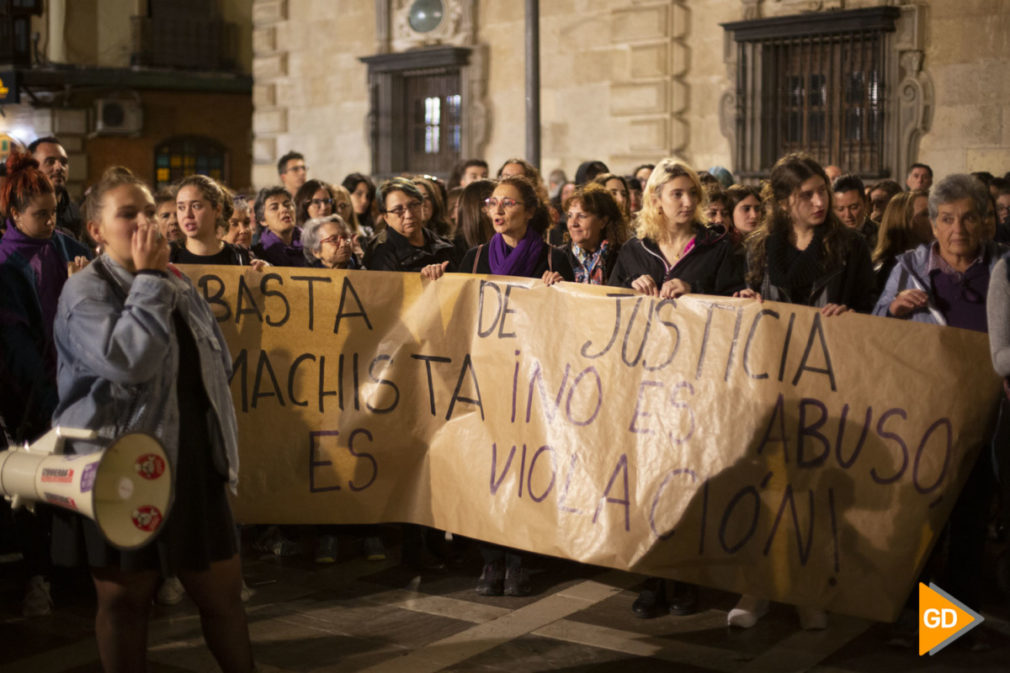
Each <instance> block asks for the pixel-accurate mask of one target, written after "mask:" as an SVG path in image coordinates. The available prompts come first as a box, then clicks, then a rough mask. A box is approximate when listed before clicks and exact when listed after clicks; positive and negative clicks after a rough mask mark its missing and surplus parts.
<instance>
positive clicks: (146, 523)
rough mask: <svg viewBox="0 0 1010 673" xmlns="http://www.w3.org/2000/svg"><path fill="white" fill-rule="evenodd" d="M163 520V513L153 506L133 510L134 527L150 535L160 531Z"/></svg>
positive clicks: (142, 506)
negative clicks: (159, 527)
mask: <svg viewBox="0 0 1010 673" xmlns="http://www.w3.org/2000/svg"><path fill="white" fill-rule="evenodd" d="M161 519H162V517H161V512H160V511H159V510H158V508H157V507H154V506H152V505H141V506H140V507H138V508H137V509H135V510H133V525H134V526H136V527H137V528H139V529H140V530H142V531H146V532H148V533H150V532H152V531H155V530H158V526H160V525H161Z"/></svg>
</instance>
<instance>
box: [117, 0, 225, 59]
mask: <svg viewBox="0 0 1010 673" xmlns="http://www.w3.org/2000/svg"><path fill="white" fill-rule="evenodd" d="M131 20H132V23H133V33H132V37H133V51H132V54H131V63H132V64H133V65H141V66H148V67H155V68H179V69H183V70H223V71H232V70H235V69H236V67H237V59H238V47H237V45H238V42H237V40H238V32H237V27H236V25H235V24H234V23H229V22H225V21H222V20H221V17H220V11H219V9H218V2H217V1H212V2H208V0H148V4H147V13H146V14H145V15H143V16H134V17H131Z"/></svg>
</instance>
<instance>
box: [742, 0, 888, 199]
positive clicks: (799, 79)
mask: <svg viewBox="0 0 1010 673" xmlns="http://www.w3.org/2000/svg"><path fill="white" fill-rule="evenodd" d="M898 14H899V10H898V9H897V8H894V7H879V8H871V9H864V10H853V11H847V12H822V13H817V14H804V15H801V16H789V17H781V18H776V19H762V20H757V21H741V22H738V23H732V24H724V28H726V30H728V31H732V32H733V37H734V40H735V41H736V96H735V98H736V109H735V119H734V123H735V134H734V135H735V139H734V140H735V144H736V147H735V148H734V149H735V157H736V164H737V165H736V172H737V174H738V175H740V176H741V177H742V178H750V179H754V178H758V177H763V176H766V175H767V172H768V170H769V168H770V167H771V166H772V164H774V163H775V161H776V159H778V158H779V157H780V156H782V155H783V154H786V153H788V152H794V151H803V152H806V153H808V154H810V155H812V156H813V157H814V158H815V159H817V160H818V161H820V162H821V163H822V164H824V165H828V164H835V165H837V166H839V167H840V168H841V169H842V172H843V173H854V174H857V175H860V176H863V177H866V178H880V177H885V176H887V175H890V174H891V172H892V170H893V168H894V167H893V166H891V165H889V164H890V162H889V161H888V149H889V148H888V145H889V144H890V143H891V141H890V140H889V139H888V136H887V134H888V128H889V127H888V123H889V121H890V120H889V119H888V112H889V110H888V104H887V102H888V100H889V96H892V97H893V94H892V89H893V87H894V86H895V85H896V84H897V82H895V81H893V80H895V79H897V68H896V67H895V66H896V64H895V63H893V62H892V61H893V59H892V58H890V57H889V53H890V52H889V49H888V34H889V33H892V32H893V31H894V26H895V20H896V18H897V17H898Z"/></svg>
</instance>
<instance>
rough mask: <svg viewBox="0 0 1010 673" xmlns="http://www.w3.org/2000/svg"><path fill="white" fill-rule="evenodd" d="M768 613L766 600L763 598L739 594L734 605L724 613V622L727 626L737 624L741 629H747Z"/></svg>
mask: <svg viewBox="0 0 1010 673" xmlns="http://www.w3.org/2000/svg"><path fill="white" fill-rule="evenodd" d="M766 614H768V601H766V600H765V599H763V598H755V597H753V596H746V595H744V596H741V597H740V600H739V601H737V604H736V607H734V608H733V609H732V610H730V611H729V614H728V615H726V623H727V624H728V625H729V626H738V627H740V628H741V629H749V628H751V627H752V626H754V625H755V624H757V623H758V620H759V619H761V618H762V617H764V616H765V615H766Z"/></svg>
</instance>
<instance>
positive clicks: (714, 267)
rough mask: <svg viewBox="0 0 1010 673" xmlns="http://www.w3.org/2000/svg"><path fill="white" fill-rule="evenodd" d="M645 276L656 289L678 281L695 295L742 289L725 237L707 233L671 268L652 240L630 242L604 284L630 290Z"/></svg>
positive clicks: (739, 270) (735, 258)
mask: <svg viewBox="0 0 1010 673" xmlns="http://www.w3.org/2000/svg"><path fill="white" fill-rule="evenodd" d="M645 275H649V276H652V280H653V281H655V283H656V287H662V285H663V283H665V282H666V281H668V280H671V279H673V278H679V279H680V280H682V281H684V282H686V283H688V284H689V285H690V286H691V292H692V293H697V294H721V295H730V294H733V293H734V292H736V291H737V290H742V289H743V288H744V279H743V268H742V265H741V264H740V261H739V256H738V255H734V254H733V244H732V243H731V242H730V240H729V237H728V236H726V235H724V234H720V233H719V232H716V231H711V230H709V229H704V230H701V231H698V232H697V234H696V235H695V243H694V247H693V248H691V249H690V250H689V251H688V252H687V254H686V255H684V256H683V257H681V258H680V260H678V261H677V263H676V264H674V265H672V266H668V265H667V262H666V258H665V257H663V253H662V252H660V250H659V246H658V245H657V244H656V242H655V241H653V240H652V239H650V238H633V239H631V240H630V241H628V242H627V243H625V244H624V245H623V246H621V252H620V253H619V254H618V255H617V263H616V264H615V265H614V270H613V271H612V272H611V274H610V280H608V281H607V284H608V285H615V286H618V287H628V288H630V287H631V282H632V281H633V280H635V279H636V278H638V277H639V276H645Z"/></svg>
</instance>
